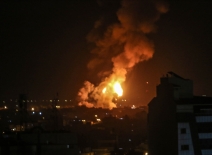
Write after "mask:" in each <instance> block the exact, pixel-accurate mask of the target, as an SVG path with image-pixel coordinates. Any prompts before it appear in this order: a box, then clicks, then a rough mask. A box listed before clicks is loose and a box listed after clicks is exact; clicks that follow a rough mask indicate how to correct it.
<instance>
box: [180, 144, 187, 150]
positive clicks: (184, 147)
mask: <svg viewBox="0 0 212 155" xmlns="http://www.w3.org/2000/svg"><path fill="white" fill-rule="evenodd" d="M181 150H189V145H181Z"/></svg>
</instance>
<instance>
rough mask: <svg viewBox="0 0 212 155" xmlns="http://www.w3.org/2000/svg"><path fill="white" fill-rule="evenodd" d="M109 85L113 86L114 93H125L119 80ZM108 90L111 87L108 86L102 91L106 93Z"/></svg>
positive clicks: (120, 94) (119, 94)
mask: <svg viewBox="0 0 212 155" xmlns="http://www.w3.org/2000/svg"><path fill="white" fill-rule="evenodd" d="M108 87H111V88H112V90H113V93H115V94H117V95H118V97H120V96H122V95H123V89H122V87H121V84H120V83H119V82H115V83H114V84H112V86H111V85H109V86H108ZM107 90H111V89H107V87H105V88H104V89H103V90H102V93H103V94H106V92H107Z"/></svg>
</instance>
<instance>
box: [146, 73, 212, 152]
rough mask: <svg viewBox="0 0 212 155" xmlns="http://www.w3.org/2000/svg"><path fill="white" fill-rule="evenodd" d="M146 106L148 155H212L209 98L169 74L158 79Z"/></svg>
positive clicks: (210, 103)
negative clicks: (155, 91) (155, 90)
mask: <svg viewBox="0 0 212 155" xmlns="http://www.w3.org/2000/svg"><path fill="white" fill-rule="evenodd" d="M156 94H157V95H156V97H154V98H153V99H152V100H151V101H150V103H149V104H148V106H149V113H148V145H149V155H170V154H171V155H212V97H206V96H194V95H193V82H192V81H191V80H189V79H184V78H182V77H180V76H178V75H177V74H175V73H173V72H168V74H167V75H166V76H164V77H162V78H161V79H160V84H159V85H158V86H157V93H156Z"/></svg>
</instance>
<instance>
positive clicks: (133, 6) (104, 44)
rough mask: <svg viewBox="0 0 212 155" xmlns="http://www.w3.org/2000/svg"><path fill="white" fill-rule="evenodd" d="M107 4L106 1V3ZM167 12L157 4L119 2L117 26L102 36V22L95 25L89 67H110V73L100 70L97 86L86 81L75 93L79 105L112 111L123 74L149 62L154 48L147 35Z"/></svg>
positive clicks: (137, 0)
mask: <svg viewBox="0 0 212 155" xmlns="http://www.w3.org/2000/svg"><path fill="white" fill-rule="evenodd" d="M105 2H106V1H105ZM167 11H168V8H167V5H166V4H165V3H162V2H161V1H160V2H159V1H157V0H133V1H132V0H122V3H121V8H120V9H119V10H118V11H117V12H116V15H117V20H118V21H117V22H116V23H114V24H111V25H109V26H108V27H107V29H106V30H105V31H104V32H102V33H101V31H102V27H104V20H103V19H104V18H101V19H100V20H99V21H97V22H96V23H95V25H94V28H93V30H92V31H91V32H90V33H89V35H88V37H87V39H88V41H89V42H92V43H94V44H95V48H94V49H93V50H92V51H91V53H92V54H94V55H95V57H94V59H92V60H91V61H90V62H89V63H88V68H89V69H91V70H94V69H96V68H98V67H99V66H101V65H102V64H106V63H108V62H109V63H112V66H113V68H112V73H111V74H106V73H108V72H111V71H105V70H101V71H100V72H99V75H102V77H105V75H107V76H106V78H103V80H102V82H101V83H100V84H99V85H98V86H94V84H92V83H90V82H89V81H85V82H84V86H83V87H82V88H81V89H80V90H79V92H78V99H79V105H86V106H87V107H102V108H109V109H112V108H114V107H116V104H115V103H113V99H114V97H120V96H122V95H123V89H122V86H121V85H122V84H123V82H124V81H125V80H126V74H127V72H128V71H129V70H131V69H132V68H133V67H134V66H135V65H136V64H138V63H139V62H142V61H145V60H148V59H150V58H152V56H153V53H154V45H153V43H152V41H150V40H149V39H148V38H147V36H146V34H148V33H151V32H154V31H155V30H156V27H155V25H154V24H155V22H156V21H157V20H158V19H159V18H160V15H161V14H162V13H166V12H167Z"/></svg>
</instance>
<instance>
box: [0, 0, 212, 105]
mask: <svg viewBox="0 0 212 155" xmlns="http://www.w3.org/2000/svg"><path fill="white" fill-rule="evenodd" d="M168 3H169V12H167V13H166V14H163V15H162V16H161V18H160V20H159V21H157V23H156V25H157V27H158V28H157V32H156V33H153V34H151V35H149V38H150V39H151V40H152V41H153V42H154V45H155V53H154V56H153V58H152V59H150V60H148V61H145V62H141V63H139V64H138V65H136V66H135V67H134V69H133V70H132V71H131V72H130V73H129V74H128V75H127V80H126V82H125V84H124V86H123V87H124V89H125V95H126V96H127V97H133V98H134V97H136V98H137V97H140V98H141V99H143V101H144V102H145V103H146V102H147V101H149V100H150V99H151V98H152V97H154V96H155V87H156V85H157V84H159V79H160V77H161V76H162V75H163V74H166V72H167V71H173V72H175V73H177V74H178V75H180V76H182V77H184V78H188V79H191V80H193V81H194V94H195V95H203V94H206V95H208V96H212V89H211V86H212V73H211V71H212V69H211V67H212V60H211V58H212V53H211V52H212V30H211V28H212V2H210V1H202V0H199V2H198V1H186V2H185V1H170V2H168ZM118 7H119V3H118V0H117V1H115V2H114V1H111V2H110V1H109V2H108V3H106V6H104V7H100V6H99V5H98V3H97V2H96V1H95V0H71V1H69V2H66V3H65V2H57V3H56V2H41V3H38V2H5V3H1V4H0V12H1V13H0V18H1V19H0V21H1V26H0V28H1V42H0V45H1V46H0V47H1V56H0V79H1V80H0V99H9V98H17V97H18V95H19V94H20V93H27V94H28V97H29V98H31V99H43V98H44V99H52V98H53V97H54V96H55V94H56V93H57V92H58V93H59V98H63V99H70V98H75V97H76V94H77V92H78V90H79V88H80V87H81V86H82V84H83V81H85V80H91V82H93V83H98V82H99V81H98V80H97V79H98V78H96V77H97V76H96V74H95V73H93V74H90V73H89V70H88V69H87V66H86V65H87V63H88V61H89V60H90V58H91V54H90V50H91V45H90V44H89V43H87V41H86V36H87V34H88V33H89V32H90V31H91V30H92V28H93V25H94V22H95V21H96V20H98V19H99V17H100V16H101V15H104V14H105V15H109V17H110V16H111V21H112V20H113V19H114V18H116V16H115V14H113V13H115V11H116V10H117V9H118ZM147 81H148V82H149V84H148V85H147V84H146V82H147ZM147 89H148V92H146V90H147Z"/></svg>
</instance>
